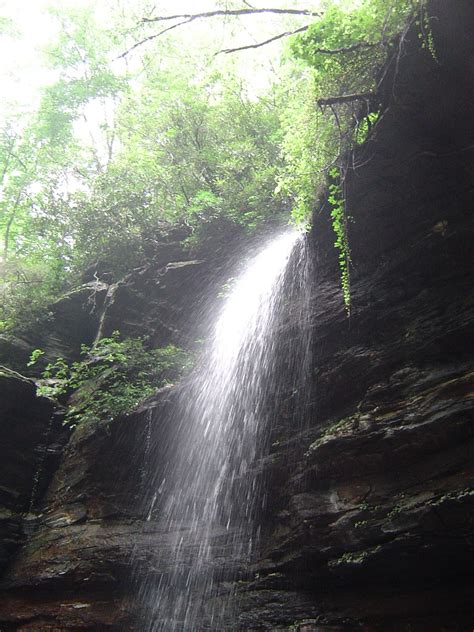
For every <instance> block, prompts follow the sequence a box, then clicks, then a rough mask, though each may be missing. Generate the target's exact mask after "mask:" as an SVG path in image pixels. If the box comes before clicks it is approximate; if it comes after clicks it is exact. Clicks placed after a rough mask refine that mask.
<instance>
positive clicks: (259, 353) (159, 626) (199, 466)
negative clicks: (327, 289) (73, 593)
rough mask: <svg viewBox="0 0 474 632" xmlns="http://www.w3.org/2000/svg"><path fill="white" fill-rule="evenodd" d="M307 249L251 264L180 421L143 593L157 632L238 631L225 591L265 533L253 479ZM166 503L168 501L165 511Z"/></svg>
mask: <svg viewBox="0 0 474 632" xmlns="http://www.w3.org/2000/svg"><path fill="white" fill-rule="evenodd" d="M298 242H299V243H300V244H301V243H302V237H301V236H300V235H299V234H298V233H297V232H296V231H288V232H286V233H284V234H283V235H280V236H279V237H278V238H276V239H274V240H273V241H271V242H270V243H269V244H268V245H267V246H266V247H265V248H264V249H263V250H262V251H261V252H259V253H258V254H257V255H256V256H255V257H254V258H253V259H251V260H250V262H249V264H248V266H247V269H246V270H245V272H244V273H243V274H242V275H241V276H240V278H239V279H238V280H237V282H236V283H235V286H234V288H233V289H232V291H231V294H230V296H229V297H228V298H227V299H226V301H225V303H224V306H223V308H222V310H221V311H220V314H219V316H218V318H217V322H216V324H215V327H214V330H213V335H212V338H211V341H210V348H209V350H208V353H207V354H206V356H205V358H204V360H203V362H202V364H201V365H200V366H199V367H198V369H197V370H196V371H195V372H194V375H193V377H192V379H190V380H189V383H188V384H187V385H186V387H185V388H184V389H183V391H182V393H181V396H180V400H179V402H178V405H177V406H176V407H175V410H174V412H173V420H174V423H175V424H176V433H175V438H174V443H175V445H173V446H171V447H170V455H169V457H168V462H167V464H166V465H165V466H164V467H163V464H160V463H157V464H156V467H157V471H159V472H160V476H159V478H157V480H156V490H158V492H157V491H156V490H155V492H154V493H153V494H152V496H153V500H152V504H153V507H151V510H153V511H154V512H155V514H156V515H157V516H158V520H159V522H160V523H161V524H162V527H163V534H164V536H163V542H161V543H160V544H159V546H161V550H162V552H161V554H160V555H159V556H158V560H159V561H158V566H159V567H160V570H161V572H162V575H161V577H160V579H159V581H158V582H155V583H153V582H148V583H145V585H144V586H143V587H142V596H143V598H144V599H145V601H146V603H147V606H148V609H149V610H150V611H151V613H152V614H151V615H150V619H149V622H148V624H147V628H146V629H147V630H148V631H149V632H165V631H166V632H196V631H198V630H216V631H217V630H219V631H223V630H227V629H229V630H231V629H233V630H235V629H237V627H235V625H234V624H229V623H228V622H229V621H232V591H231V590H230V591H229V593H228V596H227V598H222V595H221V596H220V597H219V599H216V598H215V587H216V584H217V582H218V581H220V582H222V581H225V580H226V579H227V580H234V579H235V576H236V572H237V571H236V569H237V568H242V566H243V565H245V562H246V560H248V558H249V555H250V552H251V549H252V545H253V543H254V540H255V537H256V534H257V533H258V530H257V528H256V527H257V525H256V515H257V514H258V512H259V510H261V504H262V501H261V497H262V495H261V493H260V489H259V483H258V482H257V477H255V476H254V475H252V474H251V472H250V469H251V466H252V464H253V463H254V462H255V459H256V458H257V457H258V456H261V455H262V449H263V445H264V443H265V441H264V439H263V437H264V436H265V433H268V431H267V430H266V429H265V426H266V424H265V423H264V419H265V418H266V417H267V416H268V401H269V398H270V396H271V395H270V394H271V393H272V389H273V390H275V383H274V382H275V375H274V373H275V366H274V356H275V345H276V341H277V339H278V337H277V335H276V328H277V326H278V318H279V317H280V315H281V313H282V308H283V306H284V305H285V304H286V303H287V302H288V300H291V292H289V293H288V294H285V292H284V280H285V270H286V268H287V264H288V261H289V258H290V255H291V253H292V251H293V250H294V248H295V245H296V244H297V243H298ZM300 283H301V281H300ZM157 494H158V495H159V497H160V498H163V499H164V500H163V502H162V504H161V506H160V507H158V508H157V507H156V506H155V503H156V502H158V501H157V500H156V499H157ZM150 513H151V511H150Z"/></svg>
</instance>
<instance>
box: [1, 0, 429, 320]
mask: <svg viewBox="0 0 474 632" xmlns="http://www.w3.org/2000/svg"><path fill="white" fill-rule="evenodd" d="M137 11H138V12H139V13H140V11H141V7H138V8H137ZM417 11H418V15H419V23H420V32H421V34H422V42H423V45H424V46H426V47H427V48H428V49H429V50H430V51H431V52H432V54H434V44H433V40H432V32H431V28H430V21H429V18H428V14H427V12H426V7H425V2H424V0H361V1H356V0H346V1H345V2H339V1H336V0H325V1H324V2H323V3H322V12H321V17H320V18H318V19H317V20H316V21H315V23H314V24H313V25H312V26H311V27H310V28H309V29H308V30H307V31H306V32H305V34H304V35H301V36H299V37H297V38H295V39H293V43H292V44H291V56H292V57H291V60H290V61H289V60H287V63H286V65H285V69H284V70H283V71H282V74H281V76H280V77H279V83H278V85H275V86H273V87H272V88H269V90H268V92H267V93H266V94H265V95H263V96H262V97H261V98H257V97H256V96H255V94H254V92H255V91H254V90H253V89H252V88H251V89H246V88H245V87H244V86H243V85H242V82H241V81H240V80H239V79H238V78H237V75H236V73H235V72H234V71H233V69H232V67H231V63H232V62H231V61H229V62H228V64H227V65H226V66H225V65H223V66H220V67H219V70H216V66H215V65H214V66H211V55H210V54H209V51H207V52H204V53H203V52H202V51H200V52H199V53H198V52H196V51H191V52H189V53H186V51H184V50H183V47H182V45H181V42H179V41H177V42H166V41H164V42H163V40H162V39H161V38H157V39H156V40H153V43H151V42H149V46H150V48H149V49H148V53H147V54H145V55H144V56H143V59H141V60H140V61H139V60H134V62H133V63H132V64H130V67H129V69H127V70H125V69H123V71H121V72H119V71H117V64H116V63H113V60H117V57H118V55H119V54H120V53H121V52H123V50H124V49H125V48H126V46H125V45H124V30H125V29H126V26H125V22H126V20H124V21H123V24H122V25H121V24H120V19H119V18H117V20H116V19H115V18H116V16H115V14H110V16H111V24H110V25H107V26H105V27H101V26H99V25H98V23H97V20H96V19H95V17H94V10H93V8H90V7H89V8H86V9H84V8H83V9H80V8H76V9H71V8H70V9H61V10H58V9H57V10H55V16H56V19H57V21H58V23H59V26H60V28H59V29H58V35H57V40H56V41H55V42H54V43H53V44H52V45H50V46H49V47H48V48H47V50H46V51H45V54H46V58H47V59H48V62H49V64H50V66H51V67H52V68H53V69H54V72H55V73H56V75H55V80H54V81H53V82H51V83H50V84H49V85H48V86H47V87H45V88H44V90H43V93H42V97H41V102H40V103H39V106H38V107H37V109H36V111H31V112H30V113H26V114H25V113H24V112H13V113H12V115H11V117H10V120H8V121H7V122H6V123H5V125H4V126H3V127H2V129H1V130H0V185H1V188H2V195H1V197H0V251H1V254H0V310H1V312H0V328H3V329H5V328H11V327H18V326H25V325H27V324H28V322H30V321H31V320H32V319H33V318H37V317H38V316H39V317H41V318H44V319H47V318H48V310H47V305H48V303H50V302H52V301H53V300H54V299H55V297H57V295H58V294H59V293H60V292H62V291H64V289H66V288H67V287H68V286H71V285H73V284H74V283H76V282H77V277H78V275H79V274H80V272H81V271H82V270H83V269H84V267H86V266H88V265H90V264H92V263H94V262H95V261H97V260H98V259H99V258H100V259H101V261H102V262H103V263H105V264H106V265H107V266H108V269H109V271H110V272H112V274H114V275H115V276H116V277H117V276H119V275H121V274H123V273H125V272H126V271H128V270H130V268H131V267H134V266H136V265H140V264H142V263H143V260H144V259H146V258H147V257H148V256H153V255H154V253H155V252H156V243H157V242H158V243H159V242H163V241H165V240H166V239H167V238H168V236H169V235H174V234H176V233H178V232H179V233H180V238H181V239H182V238H183V237H184V235H187V241H186V245H188V246H189V247H193V246H195V245H197V244H200V243H203V241H204V240H207V239H209V235H211V237H210V239H212V238H213V235H214V234H215V232H218V231H219V230H221V231H224V230H235V229H238V230H242V229H243V230H245V231H249V232H250V231H253V230H255V228H256V227H258V226H259V225H261V224H262V223H265V222H270V221H271V222H275V220H276V221H279V222H285V221H288V219H289V215H290V213H291V215H292V218H293V221H294V222H295V223H298V224H300V225H304V224H307V223H308V221H309V218H310V215H311V213H312V211H313V209H314V208H315V205H316V203H317V201H318V199H319V198H320V196H321V194H322V193H323V192H325V191H326V188H327V179H328V174H329V172H330V171H331V169H334V168H337V169H339V170H341V169H342V171H345V168H346V166H347V165H345V164H343V158H342V157H343V156H344V155H345V154H346V152H350V151H351V150H352V149H354V148H355V147H356V146H357V145H358V144H361V143H362V142H364V141H365V140H366V139H367V137H368V135H369V134H370V131H371V128H372V127H373V126H374V125H375V124H376V119H377V116H378V115H377V114H376V113H375V112H374V111H373V109H374V104H373V103H372V102H371V100H370V98H367V99H360V100H355V101H353V102H344V103H342V102H341V103H335V104H333V105H331V106H327V105H326V106H324V105H322V106H318V105H317V103H318V101H320V100H321V99H324V98H325V97H328V96H330V97H338V96H341V95H347V94H348V93H352V92H354V93H373V92H374V91H375V90H376V88H377V86H378V82H379V80H380V77H379V72H380V69H381V67H382V66H383V64H384V63H385V60H386V58H387V55H389V56H390V55H391V56H392V57H393V55H396V54H397V51H398V46H397V45H396V44H395V43H396V38H397V37H398V36H399V34H400V33H403V31H404V29H405V28H406V24H407V21H409V20H410V19H411V16H412V15H413V14H414V13H415V12H417ZM112 18H113V19H112ZM130 19H132V18H130ZM132 21H133V20H132ZM0 28H1V25H0ZM177 32H178V29H177V30H176V31H173V36H175V34H176V33H177ZM212 58H213V57H212ZM219 59H222V57H220V58H219ZM229 60H230V56H229ZM130 68H133V69H134V72H133V74H132V72H131V71H130ZM98 121H100V122H98ZM332 186H336V185H334V184H333V185H332ZM331 196H332V198H333V201H332V202H331V205H332V208H333V211H332V214H333V215H332V217H333V224H334V228H335V231H336V236H337V237H336V245H337V247H338V249H339V251H340V262H341V276H342V286H343V292H344V300H345V302H346V305H347V306H348V305H349V261H350V253H349V245H348V239H347V218H346V213H345V210H344V208H345V204H344V202H343V196H342V194H341V193H340V192H338V191H336V190H335V189H334V190H332V191H331ZM216 227H217V228H216ZM176 229H178V230H176ZM214 229H216V230H215V232H213V231H214ZM173 239H174V238H173Z"/></svg>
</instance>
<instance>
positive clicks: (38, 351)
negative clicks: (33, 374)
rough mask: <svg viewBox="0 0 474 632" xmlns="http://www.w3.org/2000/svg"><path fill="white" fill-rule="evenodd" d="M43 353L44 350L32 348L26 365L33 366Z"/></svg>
mask: <svg viewBox="0 0 474 632" xmlns="http://www.w3.org/2000/svg"><path fill="white" fill-rule="evenodd" d="M43 355H44V351H43V350H42V349H34V350H33V351H32V352H31V356H30V360H29V362H28V363H27V365H26V366H34V365H35V364H36V363H37V362H38V360H39V359H40V358H41V356H43Z"/></svg>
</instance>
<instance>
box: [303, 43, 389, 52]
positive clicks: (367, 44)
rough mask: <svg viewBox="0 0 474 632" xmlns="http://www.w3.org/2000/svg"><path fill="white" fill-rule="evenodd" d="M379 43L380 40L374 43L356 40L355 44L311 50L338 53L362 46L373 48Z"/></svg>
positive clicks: (358, 48) (352, 50)
mask: <svg viewBox="0 0 474 632" xmlns="http://www.w3.org/2000/svg"><path fill="white" fill-rule="evenodd" d="M380 43H381V42H377V43H375V44H371V43H370V42H358V43H357V44H352V45H351V46H345V47H342V48H315V49H313V50H312V51H311V52H312V53H315V54H321V55H340V54H341V53H353V52H354V51H356V50H360V49H362V48H374V47H375V46H379V45H380Z"/></svg>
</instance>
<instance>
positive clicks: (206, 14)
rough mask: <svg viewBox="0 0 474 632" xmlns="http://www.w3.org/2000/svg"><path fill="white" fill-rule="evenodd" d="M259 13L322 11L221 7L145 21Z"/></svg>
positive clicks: (305, 13)
mask: <svg viewBox="0 0 474 632" xmlns="http://www.w3.org/2000/svg"><path fill="white" fill-rule="evenodd" d="M258 13H276V14H279V15H308V16H313V17H315V16H319V15H321V14H320V13H315V12H314V11H309V10H305V9H251V8H249V9H228V10H226V9H220V10H215V11H205V12H204V13H177V14H176V15H158V16H156V17H154V18H143V19H142V22H143V23H150V22H165V21H167V20H181V19H190V20H200V19H202V18H213V17H218V16H239V15H255V14H258Z"/></svg>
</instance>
